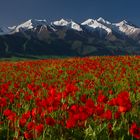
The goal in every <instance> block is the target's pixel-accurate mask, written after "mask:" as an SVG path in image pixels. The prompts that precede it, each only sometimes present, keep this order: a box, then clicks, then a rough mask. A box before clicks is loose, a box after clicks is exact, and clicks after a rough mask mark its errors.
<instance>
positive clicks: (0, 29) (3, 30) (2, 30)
mask: <svg viewBox="0 0 140 140" xmlns="http://www.w3.org/2000/svg"><path fill="white" fill-rule="evenodd" d="M10 31H11V30H10V29H9V28H7V27H0V35H5V34H9V33H10Z"/></svg>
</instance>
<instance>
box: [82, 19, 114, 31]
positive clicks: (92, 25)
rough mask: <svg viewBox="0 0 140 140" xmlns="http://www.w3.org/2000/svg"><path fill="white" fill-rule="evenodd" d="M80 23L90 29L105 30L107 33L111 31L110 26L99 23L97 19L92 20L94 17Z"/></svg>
mask: <svg viewBox="0 0 140 140" xmlns="http://www.w3.org/2000/svg"><path fill="white" fill-rule="evenodd" d="M81 25H83V26H85V27H86V28H87V29H88V30H90V31H96V30H98V31H100V32H101V31H103V32H106V33H107V34H110V33H111V32H112V30H111V29H110V28H108V27H107V26H105V25H103V24H101V23H100V22H98V20H94V19H88V20H86V21H84V22H83V23H81Z"/></svg>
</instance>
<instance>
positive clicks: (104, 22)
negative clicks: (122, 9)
mask: <svg viewBox="0 0 140 140" xmlns="http://www.w3.org/2000/svg"><path fill="white" fill-rule="evenodd" d="M97 21H98V22H100V23H102V24H107V25H111V22H109V21H107V20H105V19H103V18H102V17H100V18H98V19H97Z"/></svg>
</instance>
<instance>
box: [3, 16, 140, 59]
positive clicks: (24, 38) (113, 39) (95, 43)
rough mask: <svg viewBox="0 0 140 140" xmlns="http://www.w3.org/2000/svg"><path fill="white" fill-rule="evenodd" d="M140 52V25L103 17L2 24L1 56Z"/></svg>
mask: <svg viewBox="0 0 140 140" xmlns="http://www.w3.org/2000/svg"><path fill="white" fill-rule="evenodd" d="M125 54H135V55H137V54H140V27H138V26H136V25H134V24H132V23H130V22H128V21H125V20H123V21H120V22H118V23H111V22H110V21H107V20H105V19H103V18H101V17H100V18H98V19H87V20H86V21H84V22H82V23H77V22H75V21H73V20H65V19H60V20H58V21H54V22H51V23H48V22H47V21H46V20H37V19H30V20H28V21H26V22H24V23H22V24H20V25H17V26H13V27H0V57H11V56H30V55H34V56H36V55H37V56H38V55H56V56H90V55H125Z"/></svg>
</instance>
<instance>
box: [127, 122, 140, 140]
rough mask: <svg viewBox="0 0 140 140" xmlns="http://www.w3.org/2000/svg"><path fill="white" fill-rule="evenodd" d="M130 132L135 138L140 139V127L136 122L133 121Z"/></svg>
mask: <svg viewBox="0 0 140 140" xmlns="http://www.w3.org/2000/svg"><path fill="white" fill-rule="evenodd" d="M129 132H130V134H131V135H132V136H133V137H134V138H136V139H140V127H138V126H137V124H136V123H132V125H131V127H130V129H129Z"/></svg>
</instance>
